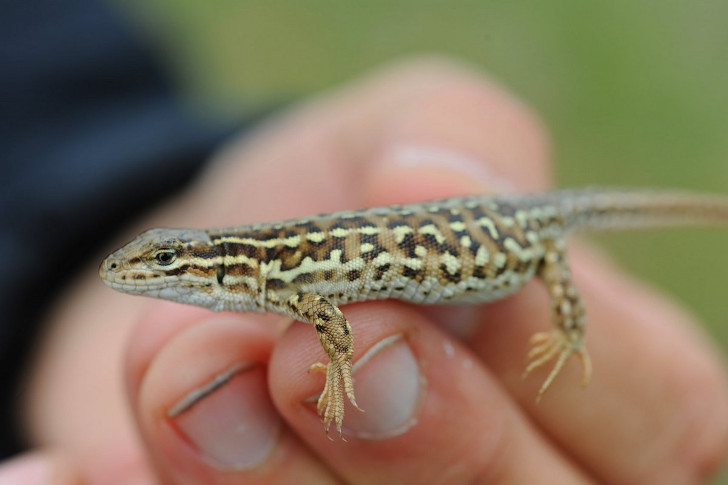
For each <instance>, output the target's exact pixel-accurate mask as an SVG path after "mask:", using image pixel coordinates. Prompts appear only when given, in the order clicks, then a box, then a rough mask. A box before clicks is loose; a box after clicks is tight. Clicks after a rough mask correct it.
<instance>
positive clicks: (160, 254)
mask: <svg viewBox="0 0 728 485" xmlns="http://www.w3.org/2000/svg"><path fill="white" fill-rule="evenodd" d="M154 259H156V260H157V264H159V265H160V266H169V265H170V264H172V263H173V262H174V260H175V259H177V251H175V250H174V249H160V250H159V251H157V253H156V254H155V255H154Z"/></svg>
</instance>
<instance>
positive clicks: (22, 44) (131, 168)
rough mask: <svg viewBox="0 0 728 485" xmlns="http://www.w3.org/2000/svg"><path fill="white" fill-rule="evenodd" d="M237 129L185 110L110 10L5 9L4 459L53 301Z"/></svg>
mask: <svg viewBox="0 0 728 485" xmlns="http://www.w3.org/2000/svg"><path fill="white" fill-rule="evenodd" d="M109 3H111V2H109ZM239 128H240V127H239V126H238V127H236V128H235V129H236V130H237V129H239ZM232 130H233V127H231V126H229V127H222V126H212V125H211V124H210V123H209V122H207V123H205V122H203V121H202V120H200V119H195V118H193V117H192V115H191V114H190V113H189V112H186V111H185V110H184V109H183V108H182V107H181V105H180V103H179V102H178V100H177V99H176V98H175V95H174V93H173V91H172V88H171V84H170V82H169V80H168V79H167V78H166V77H165V73H164V72H162V70H161V69H160V67H159V65H158V64H157V62H156V61H155V59H154V58H153V57H152V56H151V54H150V52H149V51H147V50H146V49H145V47H144V45H142V44H141V43H140V42H139V40H138V39H137V38H135V37H134V35H133V31H132V30H131V29H130V28H128V26H126V25H125V24H124V23H123V18H122V17H121V16H119V15H118V12H115V11H114V10H112V9H111V7H110V6H109V5H107V4H106V3H104V2H100V1H94V0H32V1H31V0H9V1H8V0H3V1H0V268H2V270H1V271H0V315H2V319H1V320H0V385H2V389H3V392H2V395H3V398H2V399H1V400H0V405H1V406H2V407H1V408H0V453H2V456H3V457H5V456H8V455H9V454H11V453H15V452H17V451H19V450H20V449H21V447H22V442H21V441H19V436H18V433H17V429H15V428H14V421H15V419H14V412H13V402H14V397H15V393H17V386H16V384H17V377H18V375H19V373H20V369H21V368H22V366H23V363H24V361H25V359H26V357H27V354H28V352H29V350H30V348H31V345H32V343H33V339H34V337H35V336H36V334H37V328H36V325H37V323H38V320H39V317H40V316H41V315H42V312H43V311H44V309H46V308H47V305H48V303H49V302H50V301H51V300H52V298H53V296H54V294H55V293H56V291H57V290H58V289H59V287H61V286H62V285H64V284H66V283H68V281H69V279H70V277H69V275H73V274H74V272H75V271H76V269H77V268H79V267H80V266H84V265H85V264H86V263H87V262H88V259H89V257H90V255H94V254H96V253H97V252H98V250H99V248H100V247H101V245H102V244H104V243H105V242H106V241H107V240H108V238H109V236H110V235H111V234H112V233H113V232H114V231H115V230H118V229H119V228H120V227H122V226H123V225H124V223H125V222H126V221H128V220H129V219H130V218H131V217H132V216H133V215H134V214H138V213H139V212H141V211H142V210H143V209H144V208H145V207H147V206H150V205H152V204H153V203H154V202H155V201H157V200H158V199H160V198H161V197H164V196H165V195H168V194H169V193H170V192H172V191H173V190H175V189H176V188H179V187H180V186H181V185H182V184H184V183H185V182H186V181H188V180H189V179H190V178H191V177H192V176H193V175H194V173H195V172H196V171H197V170H198V169H199V168H200V166H201V165H202V163H203V162H204V160H205V159H206V158H207V157H208V155H209V154H210V152H211V150H212V149H213V148H214V147H216V146H217V145H218V144H219V143H220V142H221V140H222V139H223V138H224V137H225V136H227V135H228V134H230V133H232Z"/></svg>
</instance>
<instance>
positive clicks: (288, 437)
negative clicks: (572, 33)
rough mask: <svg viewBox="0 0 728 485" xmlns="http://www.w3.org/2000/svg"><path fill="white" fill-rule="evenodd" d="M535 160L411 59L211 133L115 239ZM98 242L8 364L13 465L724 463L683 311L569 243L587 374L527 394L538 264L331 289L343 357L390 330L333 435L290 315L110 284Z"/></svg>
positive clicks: (654, 468) (153, 472) (262, 217)
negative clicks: (223, 140) (32, 352)
mask: <svg viewBox="0 0 728 485" xmlns="http://www.w3.org/2000/svg"><path fill="white" fill-rule="evenodd" d="M548 158H549V155H548V143H547V137H546V135H545V133H544V130H543V128H542V126H541V124H540V123H539V122H538V120H537V119H536V118H535V117H534V115H533V114H532V113H531V112H530V111H529V110H528V109H527V108H526V107H525V106H524V105H523V104H521V103H520V102H519V101H517V100H516V99H515V98H514V97H512V96H511V95H510V94H508V93H506V92H505V91H504V90H503V89H502V88H500V87H499V86H497V85H495V84H494V83H493V82H492V81H491V80H489V79H487V78H486V77H484V76H483V75H481V74H479V73H477V72H474V71H471V70H470V69H468V68H465V67H463V66H460V65H456V64H452V63H449V62H443V61H438V60H417V61H410V62H406V63H401V64H398V65H395V66H392V67H388V68H386V69H384V70H382V71H379V72H376V73H374V74H373V75H371V76H369V77H367V78H364V79H362V80H360V81H358V82H357V83H355V84H352V85H349V86H346V87H344V88H343V89H340V90H337V91H334V92H331V93H326V94H324V95H321V96H319V97H314V98H312V99H311V100H309V101H307V102H305V103H302V104H300V105H299V106H297V107H294V108H293V109H291V110H290V111H289V112H287V113H284V114H282V115H280V116H277V117H275V118H274V119H272V120H270V121H269V122H267V123H266V124H265V125H264V126H262V127H261V128H260V129H258V130H256V131H255V132H254V133H251V134H249V135H247V136H245V137H243V138H242V139H240V140H238V141H236V142H235V143H233V144H231V145H230V146H228V147H227V148H226V149H225V150H223V151H222V152H221V153H220V154H219V155H218V156H217V157H215V158H214V159H213V160H212V161H211V163H210V164H209V166H208V168H207V170H206V171H205V172H204V173H203V174H202V175H201V176H200V177H199V178H198V179H197V180H196V181H195V182H194V183H193V184H192V185H191V186H190V187H189V188H187V189H185V190H184V191H183V192H181V193H180V194H178V195H177V196H176V197H174V198H173V199H171V200H169V201H168V202H167V203H165V204H164V205H163V206H162V207H159V208H156V209H154V210H152V211H151V212H150V213H149V214H145V215H142V216H141V217H140V219H139V220H138V221H137V222H136V223H135V224H133V225H132V226H131V227H127V228H120V231H121V233H120V234H119V238H118V240H117V241H116V242H117V243H118V244H122V243H123V242H125V241H127V240H128V239H130V238H131V237H133V236H134V235H135V234H136V233H137V232H139V231H140V230H143V229H145V228H148V227H152V226H167V227H185V226H191V227H209V226H227V225H239V224H245V223H253V222H269V221H275V220H280V219H286V218H291V217H298V216H305V215H310V214H315V213H321V212H330V211H335V210H343V209H352V208H361V207H368V206H374V205H385V204H392V203H407V202H414V201H420V200H425V199H433V198H440V197H447V196H452V195H459V194H468V193H497V192H503V191H539V190H544V189H547V188H549V187H551V186H552V183H551V179H550V168H549V162H548ZM130 196H132V194H130ZM107 249H108V250H109V251H110V250H112V249H114V247H112V246H110V247H109V248H107ZM102 257H103V254H99V255H98V257H95V258H91V261H89V265H88V267H87V269H86V270H85V272H84V275H83V276H82V277H81V278H80V279H79V280H78V281H77V282H76V283H75V284H73V285H72V286H69V288H68V290H67V291H66V293H65V294H64V295H63V296H62V297H61V298H60V299H59V301H58V304H57V305H56V306H55V307H54V309H53V311H51V312H50V314H49V315H48V317H47V325H46V328H47V331H46V332H45V335H44V338H43V340H42V343H41V345H40V346H39V348H38V352H37V356H36V358H35V361H34V365H33V367H32V369H31V370H30V372H29V373H28V377H27V383H28V384H27V388H26V392H25V394H24V400H23V403H22V409H23V411H24V422H25V426H26V428H27V430H28V434H29V437H30V439H31V440H32V442H33V443H34V444H35V445H36V446H37V451H36V452H35V454H32V455H29V456H27V457H25V460H26V461H25V466H26V469H33V470H36V471H37V470H38V468H32V467H33V466H35V467H40V468H43V467H45V468H44V469H45V472H44V473H45V474H46V477H54V478H55V480H56V481H53V483H78V480H79V479H80V478H83V479H84V480H86V481H88V482H89V483H106V484H108V483H155V482H156V481H158V482H162V483H220V484H227V483H275V482H291V481H294V480H295V481H296V482H297V483H335V482H340V481H346V482H352V483H371V482H382V481H385V480H386V481H387V482H389V483H391V482H412V483H473V482H475V483H559V484H569V483H594V482H599V483H619V484H628V483H641V484H644V483H660V484H669V483H676V484H678V483H679V484H683V483H684V484H690V483H700V482H702V481H703V480H705V479H706V478H707V477H708V476H709V475H710V474H711V472H712V471H714V470H715V469H717V467H719V466H720V464H721V462H722V461H723V460H724V459H725V457H726V448H727V447H728V385H727V384H726V383H727V381H728V379H726V375H725V371H724V368H723V364H722V362H721V361H720V359H719V357H718V356H717V353H716V351H715V349H713V348H712V346H711V344H710V342H709V341H708V340H707V339H706V338H705V336H704V335H703V334H702V333H701V332H700V330H699V327H698V325H697V324H696V323H695V322H694V321H693V319H692V318H691V317H690V316H689V315H687V314H686V312H685V311H684V310H682V309H680V308H678V307H677V306H676V305H675V304H674V303H672V302H671V301H669V300H668V299H666V298H665V297H663V296H661V295H659V294H658V293H657V292H656V291H654V290H652V289H650V288H648V287H646V286H645V285H643V284H642V283H639V282H637V281H635V280H633V279H631V278H630V277H628V276H626V275H625V274H623V273H622V272H621V271H618V270H616V269H615V268H614V266H613V265H612V264H611V263H609V262H608V261H607V260H606V258H605V257H603V256H602V255H601V254H600V253H599V252H598V251H595V250H594V249H591V248H589V247H587V246H585V245H584V244H579V243H578V242H576V243H575V242H572V243H571V244H570V246H569V260H570V262H571V268H572V270H573V273H574V277H575V280H576V284H577V286H578V288H579V289H580V291H581V293H582V295H583V298H584V301H585V307H586V311H587V318H588V324H587V337H586V342H587V345H588V348H589V350H590V353H591V357H592V361H593V364H594V373H593V376H592V383H591V385H590V386H589V387H588V388H587V389H582V388H580V387H579V386H578V382H579V378H580V369H579V366H578V365H576V363H573V362H570V363H569V365H567V367H566V369H565V370H564V371H563V372H562V374H561V375H560V376H559V378H558V379H557V380H556V381H555V383H554V384H553V386H552V388H551V389H550V390H549V391H548V393H547V394H546V395H545V396H544V398H543V399H542V401H541V402H540V403H539V404H536V402H535V396H536V394H537V391H538V388H539V386H540V384H541V382H542V381H543V379H544V377H545V375H546V373H547V372H548V369H541V370H539V371H537V372H534V373H533V375H531V376H529V377H528V378H527V379H525V380H522V379H521V377H520V376H521V373H522V371H523V366H524V363H525V354H526V352H527V343H528V339H529V336H530V335H531V334H533V333H535V332H538V331H542V330H544V329H546V328H548V325H549V321H550V320H549V303H548V299H547V296H546V292H545V289H544V288H543V286H542V285H541V284H540V282H538V281H534V282H532V283H529V284H528V285H527V286H526V287H525V288H524V289H523V290H522V291H520V292H519V293H518V294H517V295H515V296H513V297H511V298H508V299H506V300H504V301H501V302H496V303H493V304H489V305H484V306H478V307H418V306H413V305H409V304H406V303H402V302H396V301H379V302H368V303H361V304H352V305H346V306H345V307H343V311H344V314H345V315H346V316H347V318H348V319H349V321H350V323H351V326H352V328H353V333H354V338H355V354H354V361H355V362H356V361H357V359H359V358H360V356H361V355H362V354H364V353H365V352H367V351H368V350H371V349H372V348H374V346H375V345H376V344H377V343H378V342H380V341H382V340H383V339H385V338H386V337H390V336H397V337H398V340H396V341H395V342H394V343H393V344H392V345H390V346H388V347H385V348H384V349H383V350H382V351H381V352H380V353H377V354H376V355H375V356H374V357H373V358H372V359H371V360H370V361H368V362H367V363H366V364H364V365H363V366H362V368H361V369H359V370H357V372H356V373H355V374H354V378H355V383H356V384H357V386H356V392H357V400H358V402H359V404H360V405H361V406H362V407H363V408H364V410H365V413H363V414H360V413H359V412H358V411H356V410H354V409H353V408H351V407H348V408H347V414H346V417H345V420H344V421H345V431H344V437H345V438H346V439H347V441H346V442H343V441H342V440H341V439H339V437H338V436H337V435H336V434H332V437H333V440H329V439H328V438H327V436H326V434H325V433H324V431H323V429H322V425H321V422H320V418H319V417H318V416H317V415H316V412H315V409H314V407H313V406H312V405H311V403H310V402H309V401H310V398H311V397H312V396H315V395H316V394H317V392H320V390H321V388H322V385H323V377H322V375H321V374H317V373H308V372H307V369H308V367H309V365H310V364H312V363H314V362H317V361H322V360H324V361H325V359H324V354H323V352H322V350H321V349H320V346H319V343H318V339H317V338H316V335H315V332H314V331H313V329H312V328H311V327H310V325H307V324H303V323H293V324H291V325H288V322H287V321H286V319H284V318H282V317H278V316H271V315H258V314H233V313H222V314H213V313H210V312H208V311H206V310H202V309H198V308H194V307H189V306H184V305H178V304H172V303H168V302H162V301H156V300H149V299H144V298H137V297H131V296H128V295H123V294H119V293H116V292H114V291H112V290H110V289H109V288H106V287H105V286H104V285H103V284H102V283H101V281H100V280H99V278H98V275H97V266H98V263H99V261H100V260H101V258H102ZM236 362H242V363H244V371H243V372H242V373H240V374H238V375H236V376H235V377H233V379H231V381H230V382H229V383H228V385H226V386H223V387H222V388H220V389H219V390H218V391H216V392H214V393H213V394H212V395H211V396H209V397H208V398H206V399H204V400H202V401H201V402H200V403H199V404H198V405H197V406H195V407H194V408H193V409H192V410H191V411H190V412H188V413H185V414H183V415H182V416H180V417H179V418H174V419H170V418H167V417H166V415H165V413H166V410H167V409H169V407H170V406H172V405H173V404H174V403H175V402H177V401H178V400H179V399H180V397H182V396H184V395H185V394H186V393H188V392H189V391H190V390H192V389H195V388H199V387H201V386H203V385H204V384H206V383H208V382H209V381H211V380H212V379H213V378H214V377H215V376H216V375H218V374H220V373H221V372H223V371H224V370H225V369H227V368H229V366H230V365H232V364H234V363H236ZM122 376H123V377H122ZM413 382H415V383H417V384H416V385H414V386H410V385H409V384H410V383H413ZM387 389H389V391H387ZM403 389H404V390H403ZM388 396H395V397H396V399H395V400H394V402H391V401H388V400H387V397H388ZM220 423H222V424H220ZM241 427H242V428H243V429H245V430H246V431H245V432H242V433H237V430H239V429H241ZM28 463H30V465H28ZM13 466H15V467H16V468H15V470H11V471H14V472H15V473H17V466H18V464H17V463H14V462H9V463H7V464H5V465H4V467H0V483H2V480H3V479H4V476H5V477H7V476H8V475H7V474H8V473H9V470H10V468H11V467H13ZM5 479H6V480H7V478H5ZM37 483H41V482H40V481H38V482H37Z"/></svg>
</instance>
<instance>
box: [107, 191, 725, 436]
mask: <svg viewBox="0 0 728 485" xmlns="http://www.w3.org/2000/svg"><path fill="white" fill-rule="evenodd" d="M727 222H728V199H726V198H725V197H720V196H711V195H699V194H690V193H684V192H660V191H651V190H619V189H617V190H604V189H583V190H563V191H554V192H547V193H542V194H528V195H505V196H496V197H487V196H482V197H481V196H475V197H458V198H452V199H446V200H439V201H432V202H425V203H421V204H411V205H405V206H388V207H379V208H373V209H365V210H360V211H351V212H338V213H333V214H328V215H322V216H316V217H311V218H306V219H297V220H291V221H284V222H280V223H272V224H257V225H247V226H240V227H232V228H224V229H209V230H202V229H164V228H160V229H150V230H148V231H146V232H143V233H142V234H140V235H139V236H137V238H136V239H134V240H133V241H131V242H129V243H128V244H127V245H126V246H124V247H122V248H120V249H119V250H117V251H115V252H114V253H112V254H110V255H109V256H108V257H107V258H106V259H105V260H104V262H103V263H102V264H101V266H100V267H99V274H100V275H101V277H102V279H103V280H104V282H105V283H106V284H107V285H109V286H111V287H112V288H115V289H117V290H120V291H123V292H126V293H131V294H135V295H145V296H151V297H155V298H163V299H167V300H172V301H177V302H181V303H187V304H191V305H197V306H202V307H206V308H210V309H212V310H217V311H220V310H236V311H259V312H265V311H270V312H276V313H282V314H286V315H289V316H291V317H293V318H295V319H296V320H300V321H303V322H309V323H311V324H313V327H314V328H315V329H316V332H317V335H318V337H319V340H320V342H321V345H322V347H323V349H324V352H325V353H326V355H327V356H328V357H329V362H328V364H322V363H316V364H314V365H313V366H312V367H311V369H312V370H314V371H320V372H323V373H325V374H326V382H325V385H324V389H323V391H322V393H321V395H320V397H319V400H318V403H317V409H318V412H319V413H320V414H321V416H322V420H323V422H324V427H325V428H326V429H327V430H328V429H329V425H330V424H331V423H334V424H335V426H336V429H337V430H338V431H339V432H340V433H341V431H342V422H343V418H344V396H346V397H348V399H349V401H350V402H351V403H352V404H353V405H354V406H355V407H358V406H357V404H356V400H355V398H354V384H353V379H352V376H351V372H352V359H353V355H354V339H353V334H352V328H351V326H350V324H349V322H348V321H347V319H346V317H345V316H344V314H343V313H342V312H341V310H340V309H339V307H338V305H340V304H343V303H347V302H353V301H364V300H372V299H386V298H398V299H401V300H405V301H408V302H411V303H479V302H487V301H492V300H497V299H500V298H503V297H505V296H507V295H509V294H511V293H513V292H515V291H516V290H518V289H519V288H520V287H521V286H522V285H523V284H524V283H526V282H527V281H529V280H530V279H532V278H533V277H534V276H538V277H539V278H540V279H541V280H542V281H543V282H544V284H545V286H546V289H547V291H548V293H549V298H550V300H551V313H552V330H551V331H549V332H540V333H537V334H536V335H534V336H533V338H532V339H531V341H530V345H531V350H530V352H529V354H528V364H527V366H526V371H525V373H526V374H527V373H529V372H531V371H533V370H534V369H537V368H539V367H541V366H543V365H545V364H546V363H548V362H550V361H552V360H555V363H554V366H553V368H552V370H551V371H550V373H549V374H548V376H547V377H546V380H545V381H544V383H543V385H542V386H541V388H540V390H539V396H541V395H543V393H544V392H545V391H546V390H547V389H548V388H549V386H550V385H551V383H552V382H553V380H554V378H555V377H556V376H557V375H558V374H559V372H560V371H561V369H562V368H563V366H564V364H565V362H566V361H567V359H568V358H569V356H571V355H576V356H577V357H578V358H579V359H580V361H581V364H582V383H583V384H584V385H586V383H587V382H588V381H589V377H590V375H591V363H590V360H589V355H588V352H587V351H586V348H585V346H584V328H585V322H586V319H585V314H584V308H583V305H582V301H581V298H580V296H579V292H578V291H577V288H576V285H575V284H574V282H573V278H572V277H571V272H570V270H569V267H568V264H567V262H566V249H565V237H566V235H567V233H568V232H570V231H571V230H574V229H609V228H613V229H626V228H645V227H654V226H664V225H695V224H706V223H719V224H726V223H727ZM204 395H205V394H204V393H199V392H197V391H193V392H192V393H191V394H190V396H192V398H191V399H190V401H191V402H196V400H199V399H201V397H200V396H203V397H204ZM174 409H176V407H175V408H174ZM175 412H176V411H175Z"/></svg>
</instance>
